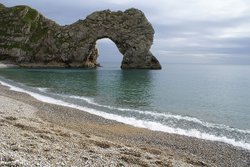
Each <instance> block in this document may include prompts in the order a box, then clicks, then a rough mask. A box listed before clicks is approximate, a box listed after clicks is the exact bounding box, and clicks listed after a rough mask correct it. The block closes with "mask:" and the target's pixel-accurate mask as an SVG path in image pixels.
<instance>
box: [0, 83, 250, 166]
mask: <svg viewBox="0 0 250 167" xmlns="http://www.w3.org/2000/svg"><path fill="white" fill-rule="evenodd" d="M0 92H1V93H0V96H1V97H6V98H9V99H12V100H15V101H18V102H21V103H24V104H26V105H29V106H32V107H33V108H35V109H36V111H35V112H34V113H35V118H34V119H41V122H47V123H49V124H52V125H53V126H59V127H60V128H64V129H66V130H67V131H70V132H71V131H72V133H73V132H74V133H78V134H84V135H86V134H87V136H93V137H94V138H96V137H97V138H101V140H105V142H111V143H112V144H111V145H116V146H117V145H119V147H122V148H124V149H127V147H129V149H130V148H131V149H132V150H133V151H135V150H136V151H135V152H137V153H138V154H140V156H139V157H138V156H132V157H131V155H133V153H132V152H133V151H132V152H129V153H128V155H129V157H127V154H126V156H125V158H124V155H123V153H121V152H120V153H119V155H115V154H114V155H113V154H112V153H110V152H109V156H111V157H113V158H114V157H119V158H118V159H117V161H116V162H118V161H119V163H123V164H124V165H125V166H126V165H138V164H136V163H137V162H140V163H141V164H139V165H138V166H143V165H142V164H144V165H145V164H148V165H149V166H154V165H156V166H160V165H159V164H158V165H157V164H155V163H154V164H152V162H157V159H158V160H159V161H161V162H162V163H164V162H168V163H167V164H171V165H172V166H178V165H177V164H179V166H188V165H193V166H248V165H249V164H250V162H249V157H250V152H249V151H248V150H243V149H240V148H238V147H233V146H231V145H228V144H225V143H221V142H212V141H207V140H202V139H197V138H192V137H186V136H181V135H175V134H168V133H164V132H157V131H151V130H148V129H143V128H136V127H133V126H130V125H125V124H123V123H118V122H116V121H111V120H107V119H104V118H101V117H99V116H96V115H92V114H89V113H87V112H83V111H80V110H77V109H72V108H69V107H62V106H58V105H54V104H48V103H44V102H41V101H38V100H36V99H34V98H33V97H31V96H30V95H28V94H25V93H20V92H15V91H11V90H9V88H7V87H6V86H2V85H0ZM24 97H25V98H24ZM0 104H1V102H0ZM1 105H4V104H1ZM14 105H16V104H14ZM35 109H34V110H35ZM24 112H26V111H24ZM1 113H2V111H1ZM1 115H2V114H0V116H1ZM2 120H3V119H2ZM0 123H1V122H0ZM1 124H2V123H1ZM1 139H2V136H1ZM71 140H74V139H71ZM1 141H2V140H1ZM86 143H88V142H87V141H86ZM99 144H100V143H99ZM87 145H88V144H87ZM104 145H105V144H104ZM97 147H98V149H100V148H99V146H97ZM106 147H108V148H106V149H105V150H109V149H110V148H112V147H111V146H106ZM101 148H102V147H101ZM147 148H152V150H155V152H158V153H159V155H158V156H157V155H155V154H152V156H151V159H147V158H145V157H142V155H143V154H144V153H149V154H150V152H154V151H152V150H147ZM102 149H104V148H102ZM112 149H113V150H116V151H117V150H119V149H118V148H112ZM156 150H157V151H156ZM99 151H100V150H99ZM86 154H87V153H86ZM98 155H99V154H98ZM120 155H122V157H123V158H121V157H120ZM163 155H164V156H163ZM0 156H1V152H0ZM155 158H156V159H155ZM135 159H137V160H138V161H137V160H135ZM152 159H154V161H153V160H152ZM139 160H140V161H139ZM107 162H108V160H107ZM158 163H160V162H158ZM0 164H1V159H0ZM165 165H166V164H165ZM162 166H164V165H162Z"/></svg>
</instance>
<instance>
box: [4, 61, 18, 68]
mask: <svg viewBox="0 0 250 167" xmlns="http://www.w3.org/2000/svg"><path fill="white" fill-rule="evenodd" d="M14 67H18V66H17V65H15V64H13V63H11V62H8V61H0V68H14Z"/></svg>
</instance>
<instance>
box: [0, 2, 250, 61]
mask: <svg viewBox="0 0 250 167" xmlns="http://www.w3.org/2000/svg"><path fill="white" fill-rule="evenodd" d="M1 3H4V4H5V5H8V6H13V5H17V4H27V5H30V6H32V7H34V8H36V9H38V10H39V11H41V13H43V14H44V15H45V16H47V17H48V18H51V19H53V20H56V21H57V22H58V23H60V24H71V23H73V22H75V21H76V20H78V19H84V18H85V17H86V16H87V15H89V14H90V13H92V12H93V11H97V10H104V9H107V8H109V9H111V10H125V9H127V8H131V7H135V8H138V9H141V10H142V11H143V12H144V13H145V15H146V17H147V18H148V20H149V21H150V22H151V23H152V24H153V26H154V28H155V40H154V44H153V46H152V49H151V50H152V52H153V53H154V54H155V55H156V56H158V55H159V56H160V57H161V59H162V60H164V61H165V60H166V61H168V60H169V57H171V56H169V54H171V55H172V57H173V55H176V56H177V57H178V56H179V57H178V61H180V62H181V61H182V60H183V61H184V62H185V61H186V60H188V59H189V58H190V59H195V61H196V60H201V59H204V60H206V61H208V60H209V61H210V60H213V61H215V60H216V61H222V60H223V61H225V62H232V60H233V61H235V62H237V60H239V62H242V61H243V60H244V61H248V62H249V63H250V55H249V54H248V53H249V52H250V49H249V48H250V45H249V43H250V1H249V0H223V1H222V0H209V1H208V0H174V1H173V0H154V1H152V0H106V1H99V0H91V1H87V0H71V1H59V0H53V1H51V0H43V1H33V0H25V1H24V0H12V1H9V0H8V1H7V0H2V1H1ZM100 43H104V45H105V44H106V43H109V42H107V41H106V42H105V40H104V41H102V42H100ZM100 47H102V46H100ZM102 48H103V47H102ZM110 49H111V48H108V51H107V53H108V54H111V52H110ZM102 50H103V51H104V52H105V49H102ZM180 55H183V56H180ZM197 55H198V56H197ZM180 57H182V58H183V59H181V58H180ZM184 57H185V58H184ZM232 57H234V58H232ZM239 57H241V58H239ZM243 57H244V58H243ZM227 59H228V60H230V61H228V60H227Z"/></svg>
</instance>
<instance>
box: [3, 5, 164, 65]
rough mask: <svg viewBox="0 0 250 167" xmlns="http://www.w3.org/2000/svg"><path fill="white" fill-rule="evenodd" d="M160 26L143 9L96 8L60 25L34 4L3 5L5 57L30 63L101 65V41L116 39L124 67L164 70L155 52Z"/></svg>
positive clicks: (20, 62)
mask: <svg viewBox="0 0 250 167" xmlns="http://www.w3.org/2000/svg"><path fill="white" fill-rule="evenodd" d="M153 37H154V29H153V27H152V25H151V24H150V23H149V22H148V20H147V19H146V17H145V16H144V14H143V13H142V12H141V11H140V10H137V9H133V8H132V9H128V10H126V11H124V12H121V11H118V12H111V11H110V10H104V11H99V12H94V13H92V14H91V15H89V16H87V18H86V19H85V20H79V21H77V22H76V23H74V24H71V25H67V26H60V25H58V24H56V23H55V22H53V21H51V20H49V19H47V18H45V17H44V16H42V15H41V14H40V13H38V12H37V11H36V10H34V9H32V8H30V7H28V6H15V7H11V8H7V7H5V6H4V5H2V4H0V60H11V61H12V62H15V63H16V64H18V65H19V66H25V67H90V68H92V67H97V66H98V63H97V57H98V50H97V48H96V41H97V40H98V39H101V38H109V39H110V40H112V41H113V42H114V43H115V44H116V46H117V47H118V49H119V51H120V52H121V53H122V54H123V60H122V63H121V68H123V69H133V68H135V69H161V65H160V63H159V62H158V60H157V59H156V58H155V57H154V56H153V55H152V53H151V52H150V47H151V45H152V43H153Z"/></svg>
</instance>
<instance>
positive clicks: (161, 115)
mask: <svg viewBox="0 0 250 167" xmlns="http://www.w3.org/2000/svg"><path fill="white" fill-rule="evenodd" d="M59 96H60V95H59ZM64 97H69V98H73V99H80V100H84V101H85V102H87V103H89V104H92V105H95V106H99V107H104V108H108V109H111V110H118V111H129V112H136V113H139V114H144V115H149V116H152V117H156V118H170V119H176V120H185V121H188V122H193V123H197V124H200V125H202V126H204V127H207V128H216V129H220V130H227V131H230V132H240V133H244V134H250V131H249V130H242V129H238V128H232V127H229V126H226V125H222V124H214V123H209V122H205V121H202V120H199V119H198V118H194V117H189V116H181V115H173V114H170V113H157V112H152V111H142V110H136V109H129V108H119V107H113V106H108V105H102V104H99V103H96V102H94V99H90V98H87V97H83V96H74V95H70V96H66V95H64Z"/></svg>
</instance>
